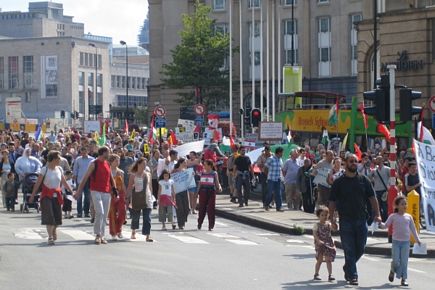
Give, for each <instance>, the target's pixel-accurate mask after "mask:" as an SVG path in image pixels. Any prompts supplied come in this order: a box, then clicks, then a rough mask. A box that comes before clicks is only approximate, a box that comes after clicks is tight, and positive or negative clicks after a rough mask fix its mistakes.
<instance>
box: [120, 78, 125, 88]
mask: <svg viewBox="0 0 435 290" xmlns="http://www.w3.org/2000/svg"><path fill="white" fill-rule="evenodd" d="M121 88H123V89H125V77H122V82H121Z"/></svg>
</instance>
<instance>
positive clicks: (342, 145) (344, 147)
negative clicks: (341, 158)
mask: <svg viewBox="0 0 435 290" xmlns="http://www.w3.org/2000/svg"><path fill="white" fill-rule="evenodd" d="M347 138H349V132H347V134H346V136H344V139H343V143H341V149H340V151H346V145H347Z"/></svg>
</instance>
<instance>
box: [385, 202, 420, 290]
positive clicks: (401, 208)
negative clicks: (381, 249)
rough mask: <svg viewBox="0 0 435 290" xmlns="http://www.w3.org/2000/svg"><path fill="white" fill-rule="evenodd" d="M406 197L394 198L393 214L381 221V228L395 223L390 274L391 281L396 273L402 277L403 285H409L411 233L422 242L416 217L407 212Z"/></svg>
mask: <svg viewBox="0 0 435 290" xmlns="http://www.w3.org/2000/svg"><path fill="white" fill-rule="evenodd" d="M407 206H408V204H407V202H406V197H405V196H404V195H399V196H398V197H396V198H395V199H394V207H395V209H394V213H393V214H391V215H390V216H389V217H388V219H387V221H386V222H385V223H380V224H379V227H380V228H388V227H389V226H391V225H393V246H392V249H391V256H392V259H393V261H392V262H391V270H390V274H389V275H388V280H389V281H390V282H393V281H394V274H396V277H397V279H402V281H401V285H402V286H409V284H408V282H407V281H406V279H408V258H409V247H410V242H409V239H410V237H411V234H412V235H413V236H414V239H415V240H416V241H417V243H418V244H421V241H420V238H419V237H418V234H417V230H416V229H415V225H414V219H413V218H412V216H411V215H410V214H407V213H406V207H407Z"/></svg>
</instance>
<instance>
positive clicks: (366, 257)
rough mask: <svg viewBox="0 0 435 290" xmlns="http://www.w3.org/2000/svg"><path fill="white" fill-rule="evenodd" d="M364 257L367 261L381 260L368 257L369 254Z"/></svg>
mask: <svg viewBox="0 0 435 290" xmlns="http://www.w3.org/2000/svg"><path fill="white" fill-rule="evenodd" d="M363 259H366V260H367V261H371V262H379V259H376V258H372V257H368V256H363Z"/></svg>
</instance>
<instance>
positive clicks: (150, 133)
mask: <svg viewBox="0 0 435 290" xmlns="http://www.w3.org/2000/svg"><path fill="white" fill-rule="evenodd" d="M148 141H149V143H150V144H151V145H153V144H154V117H152V118H151V129H150V132H149V134H148Z"/></svg>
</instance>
